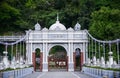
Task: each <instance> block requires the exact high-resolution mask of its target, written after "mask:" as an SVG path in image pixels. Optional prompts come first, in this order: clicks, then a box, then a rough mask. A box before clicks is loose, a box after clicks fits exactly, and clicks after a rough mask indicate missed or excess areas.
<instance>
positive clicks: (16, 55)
mask: <svg viewBox="0 0 120 78" xmlns="http://www.w3.org/2000/svg"><path fill="white" fill-rule="evenodd" d="M17 51H18V50H17V43H16V58H17Z"/></svg>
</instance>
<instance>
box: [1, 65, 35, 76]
mask: <svg viewBox="0 0 120 78" xmlns="http://www.w3.org/2000/svg"><path fill="white" fill-rule="evenodd" d="M33 71H34V70H33V67H31V68H24V69H16V70H12V71H5V72H2V73H1V75H2V76H1V77H2V78H23V77H24V76H26V75H28V74H31V73H33Z"/></svg>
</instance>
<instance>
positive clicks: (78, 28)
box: [74, 22, 81, 31]
mask: <svg viewBox="0 0 120 78" xmlns="http://www.w3.org/2000/svg"><path fill="white" fill-rule="evenodd" d="M80 29H81V25H80V24H79V23H78V22H77V23H76V25H75V27H74V30H76V31H79V30H80Z"/></svg>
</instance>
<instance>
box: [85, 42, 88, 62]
mask: <svg viewBox="0 0 120 78" xmlns="http://www.w3.org/2000/svg"><path fill="white" fill-rule="evenodd" d="M85 58H86V60H85V62H86V61H87V59H88V43H87V42H86V43H85Z"/></svg>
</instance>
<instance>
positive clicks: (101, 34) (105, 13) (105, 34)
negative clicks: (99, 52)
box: [90, 7, 120, 40]
mask: <svg viewBox="0 0 120 78" xmlns="http://www.w3.org/2000/svg"><path fill="white" fill-rule="evenodd" d="M91 17H92V20H91V26H90V33H91V34H92V35H93V36H94V37H95V38H98V39H102V40H112V39H116V38H120V36H119V35H120V22H119V21H120V10H119V9H110V8H109V7H102V8H101V9H100V10H98V11H95V12H93V13H92V15H91Z"/></svg>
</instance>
